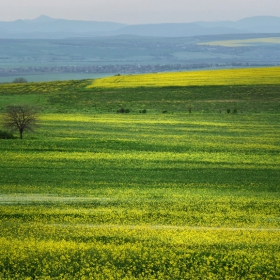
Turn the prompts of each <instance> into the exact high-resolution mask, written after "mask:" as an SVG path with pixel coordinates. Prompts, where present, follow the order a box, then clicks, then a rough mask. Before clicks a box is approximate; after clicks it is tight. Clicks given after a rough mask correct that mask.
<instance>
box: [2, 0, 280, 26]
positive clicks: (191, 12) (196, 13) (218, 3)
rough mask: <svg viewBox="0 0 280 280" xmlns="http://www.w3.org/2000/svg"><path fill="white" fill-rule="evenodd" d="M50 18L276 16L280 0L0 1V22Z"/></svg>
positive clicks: (158, 19) (131, 20) (233, 18)
mask: <svg viewBox="0 0 280 280" xmlns="http://www.w3.org/2000/svg"><path fill="white" fill-rule="evenodd" d="M40 15H47V16H49V17H52V18H62V19H74V20H90V21H111V22H119V23H126V24H144V23H163V22H168V23H170V22H194V21H223V20H231V21H237V20H239V19H242V18H245V17H252V16H262V15H264V16H280V0H0V21H13V20H17V19H35V18H37V17H39V16H40Z"/></svg>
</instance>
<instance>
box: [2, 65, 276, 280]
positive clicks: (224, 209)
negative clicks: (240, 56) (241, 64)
mask: <svg viewBox="0 0 280 280" xmlns="http://www.w3.org/2000/svg"><path fill="white" fill-rule="evenodd" d="M277 69H278V68H271V69H269V68H268V70H267V72H266V71H262V72H263V78H260V77H259V81H260V82H261V81H263V82H264V81H265V79H266V78H265V77H266V75H268V74H267V73H270V74H269V75H270V77H271V80H270V81H267V85H249V83H250V82H253V79H254V78H255V77H257V75H261V71H260V72H259V74H257V72H258V71H259V70H258V69H256V70H255V71H256V72H254V73H255V74H254V77H251V78H250V79H251V80H250V79H249V78H248V79H247V81H248V82H247V85H242V86H237V85H234V84H233V80H234V79H235V78H236V77H237V76H238V75H239V76H240V77H241V74H242V75H243V76H242V77H243V83H244V81H245V78H244V77H246V75H245V70H240V71H241V72H240V73H239V74H238V73H237V72H235V71H236V70H225V71H228V72H224V75H225V73H227V80H228V83H227V85H223V86H218V85H216V86H201V85H202V84H203V83H202V80H203V79H204V78H205V76H204V74H205V73H204V71H202V72H194V73H193V74H192V75H193V76H196V75H198V73H204V74H203V75H202V76H201V77H200V79H201V85H200V86H180V85H179V82H178V84H174V85H177V86H178V87H176V86H174V87H170V88H168V87H165V86H164V85H163V84H161V86H162V87H161V86H160V85H159V84H158V86H157V87H154V86H153V84H152V81H151V83H150V87H147V88H141V87H139V88H138V87H135V88H133V86H132V84H133V83H132V81H131V80H130V81H128V80H127V83H128V84H130V88H121V87H120V88H114V87H112V88H110V87H111V86H108V87H107V86H105V85H104V87H103V88H95V87H91V88H87V86H88V85H89V84H90V83H91V81H89V80H86V81H67V82H52V83H30V84H26V85H25V86H24V85H0V105H1V106H0V112H2V110H3V108H4V106H5V105H6V104H8V103H9V102H11V101H13V102H14V101H18V102H20V101H26V102H27V103H28V104H34V105H36V106H37V105H40V106H41V108H42V113H41V115H40V119H39V123H40V126H39V128H38V129H37V130H36V131H35V133H30V134H29V133H27V134H26V137H25V138H24V139H23V140H20V139H0V278H1V279H5V280H6V279H9V280H12V279H13V280H14V279H20V280H21V279H45V280H46V279H48V280H49V279H57V280H59V279H94V280H95V279H104V280H105V279H127V280H128V279H129V280H130V279H172V280H173V279H221V280H222V279H261V280H262V279H279V278H280V215H279V213H280V193H279V185H280V176H279V174H280V115H279V108H280V107H279V96H278V94H277V92H278V91H277V90H278V89H279V86H278V85H277V83H276V82H275V80H276V77H277V75H278V74H277V71H279V69H278V70H277ZM231 71H233V72H234V73H235V74H233V75H231V74H230V75H229V73H231ZM242 71H244V72H242ZM248 71H249V70H248ZM250 71H251V72H250ZM250 71H249V72H250V73H251V75H252V73H253V72H252V71H253V70H250ZM210 72H211V71H210ZM210 72H209V73H210ZM213 72H215V71H213ZM211 73H212V72H211ZM215 73H216V74H217V73H219V71H218V72H215ZM212 74H213V73H212ZM212 74H211V75H212ZM161 75H165V74H161ZM166 75H170V77H171V76H172V75H173V78H174V77H175V76H176V75H178V76H180V75H181V74H180V73H179V74H172V75H171V74H166ZM174 75H175V76H174ZM183 75H185V74H184V73H182V77H183ZM209 75H210V74H209ZM234 75H235V76H234ZM244 75H245V76H244ZM248 75H249V74H248ZM218 76H219V75H218ZM130 77H134V76H128V77H113V78H112V79H115V78H124V79H129V78H130ZM141 77H142V78H143V81H144V80H145V79H146V78H145V77H146V75H143V76H141ZM150 77H155V76H154V74H151V75H150ZM159 77H160V75H158V78H159ZM184 77H185V76H184ZM220 77H222V74H221V75H220ZM234 77H235V78H234ZM278 77H279V76H278ZM173 78H172V79H173ZM151 79H152V78H151ZM180 79H181V80H182V81H183V79H185V78H180ZM195 79H196V78H193V81H195ZM217 79H218V78H217ZM267 79H268V78H267ZM175 80H176V79H174V81H175ZM214 80H215V79H214ZM221 80H222V78H221ZM249 80H250V81H249ZM101 81H103V82H104V81H106V80H98V81H96V83H99V82H101ZM158 81H163V79H161V78H160V79H159V80H158ZM196 81H197V80H196ZM235 81H237V78H236V79H235ZM106 83H107V82H106ZM110 83H111V82H110ZM121 83H122V82H120V84H121ZM168 83H171V78H170V80H169V81H168V82H167V83H166V84H168ZM217 83H218V80H217ZM223 83H226V82H225V79H224V80H223ZM93 85H94V83H93ZM95 85H96V84H95ZM133 85H134V86H136V83H134V84H133ZM123 86H124V84H123ZM132 89H133V90H132ZM186 96H191V97H192V98H191V99H190V98H189V97H188V98H189V99H187V98H186ZM143 100H144V102H143ZM232 100H234V102H233V101H232ZM190 101H192V103H191V104H192V106H194V109H193V111H192V112H189V111H188V110H187V108H188V106H190V105H189V104H190V103H189V102H190ZM212 103H213V104H212ZM221 103H222V104H226V105H224V106H229V105H231V106H233V105H234V106H237V107H236V108H237V109H238V110H237V112H235V113H233V112H232V111H231V112H230V113H227V112H226V108H232V107H223V108H222V110H221V112H219V110H217V109H218V108H219V107H218V106H220V104H221ZM240 103H242V104H243V107H242V110H241V106H240ZM121 106H124V107H125V108H130V109H131V113H128V114H117V113H116V109H118V108H120V107H121ZM147 106H148V107H147ZM168 106H169V107H168ZM198 106H200V107H199V108H200V109H197V108H198ZM145 108H147V109H148V110H147V112H146V113H145V114H144V113H140V112H139V109H145ZM165 109H167V110H166V112H165V113H162V110H165Z"/></svg>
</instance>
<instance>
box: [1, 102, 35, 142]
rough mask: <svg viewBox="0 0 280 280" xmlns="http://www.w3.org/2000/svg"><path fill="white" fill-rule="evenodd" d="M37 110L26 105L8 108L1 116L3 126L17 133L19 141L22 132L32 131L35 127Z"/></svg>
mask: <svg viewBox="0 0 280 280" xmlns="http://www.w3.org/2000/svg"><path fill="white" fill-rule="evenodd" d="M37 118H38V110H37V109H36V108H35V107H32V106H28V105H16V106H8V107H7V108H6V112H5V113H4V116H3V125H4V127H5V128H7V129H9V130H11V131H18V132H19V135H20V139H22V138H23V132H25V131H34V128H35V127H37Z"/></svg>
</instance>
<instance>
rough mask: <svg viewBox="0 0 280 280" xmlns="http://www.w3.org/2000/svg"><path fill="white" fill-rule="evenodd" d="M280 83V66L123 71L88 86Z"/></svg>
mask: <svg viewBox="0 0 280 280" xmlns="http://www.w3.org/2000/svg"><path fill="white" fill-rule="evenodd" d="M261 84H280V67H267V68H244V69H222V70H201V71H190V72H174V73H172V72H171V73H153V74H139V75H123V76H114V77H106V78H101V79H97V80H94V81H93V82H92V84H91V85H90V86H88V88H136V87H178V86H179V87H184V86H213V85H219V86H220V85H223V86H228V85H261Z"/></svg>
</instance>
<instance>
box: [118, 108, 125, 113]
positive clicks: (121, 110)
mask: <svg viewBox="0 0 280 280" xmlns="http://www.w3.org/2000/svg"><path fill="white" fill-rule="evenodd" d="M124 111H125V109H124V108H120V109H119V110H117V113H120V114H123V113H124Z"/></svg>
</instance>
